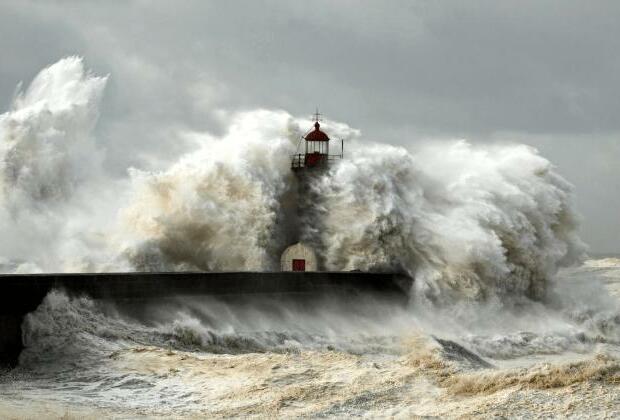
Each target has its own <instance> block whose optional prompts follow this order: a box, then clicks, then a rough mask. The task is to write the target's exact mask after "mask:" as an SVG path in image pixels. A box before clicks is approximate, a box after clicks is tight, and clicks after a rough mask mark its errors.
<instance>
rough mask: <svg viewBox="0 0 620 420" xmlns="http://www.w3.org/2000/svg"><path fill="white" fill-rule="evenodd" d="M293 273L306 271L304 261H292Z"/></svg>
mask: <svg viewBox="0 0 620 420" xmlns="http://www.w3.org/2000/svg"><path fill="white" fill-rule="evenodd" d="M293 271H306V260H293Z"/></svg>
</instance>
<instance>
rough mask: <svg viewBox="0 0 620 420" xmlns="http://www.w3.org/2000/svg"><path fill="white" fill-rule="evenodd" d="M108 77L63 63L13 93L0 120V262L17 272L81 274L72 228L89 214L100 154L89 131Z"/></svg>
mask: <svg viewBox="0 0 620 420" xmlns="http://www.w3.org/2000/svg"><path fill="white" fill-rule="evenodd" d="M106 81H107V77H97V76H94V75H92V74H90V73H88V72H86V70H85V69H84V65H83V62H82V59H81V58H79V57H69V58H65V59H63V60H60V61H59V62H57V63H56V64H54V65H52V66H50V67H48V68H46V69H44V70H42V71H41V72H40V73H39V74H38V75H37V76H36V78H35V79H34V80H33V81H32V83H31V84H30V86H29V87H28V89H26V90H24V91H21V90H18V93H17V94H16V96H15V98H14V100H13V103H12V105H11V109H10V110H9V111H8V112H6V113H4V114H2V115H0V232H1V235H2V237H3V240H2V241H1V244H0V255H1V256H2V257H3V259H4V261H5V263H8V264H11V265H13V266H14V269H17V270H22V271H37V270H59V269H62V267H60V265H62V264H58V261H59V259H63V260H65V263H67V269H76V268H77V269H79V266H77V267H76V266H75V265H73V264H72V263H68V261H67V260H76V259H78V258H79V255H81V252H80V251H79V249H81V248H82V246H81V245H78V244H77V243H76V240H77V241H78V242H79V239H77V238H76V237H77V236H79V234H80V233H81V232H82V233H83V230H82V229H81V228H80V227H77V226H74V225H72V221H71V219H75V217H76V212H79V209H80V208H83V207H87V204H86V203H88V200H85V199H84V198H83V196H82V195H83V194H86V193H87V192H88V189H89V188H92V187H93V186H94V185H95V182H96V179H97V177H98V176H100V174H101V173H100V167H101V166H100V164H101V158H102V153H101V152H99V151H98V150H97V149H96V146H95V143H94V138H93V136H92V133H91V132H92V129H93V127H94V126H95V124H96V122H97V118H98V107H99V103H100V100H101V97H102V94H103V90H104V88H105V85H106Z"/></svg>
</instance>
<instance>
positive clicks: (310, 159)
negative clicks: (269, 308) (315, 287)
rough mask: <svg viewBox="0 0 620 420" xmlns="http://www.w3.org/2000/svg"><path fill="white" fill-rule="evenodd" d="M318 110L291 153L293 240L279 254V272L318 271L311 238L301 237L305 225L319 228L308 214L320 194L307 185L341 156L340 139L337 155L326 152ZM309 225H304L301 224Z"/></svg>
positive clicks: (326, 143) (317, 261) (318, 260)
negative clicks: (295, 223)
mask: <svg viewBox="0 0 620 420" xmlns="http://www.w3.org/2000/svg"><path fill="white" fill-rule="evenodd" d="M320 116H321V114H319V111H318V109H317V111H316V113H315V114H314V115H313V121H314V124H313V128H312V129H310V130H309V131H308V132H306V134H304V135H303V136H302V137H301V139H300V143H299V145H298V147H297V153H295V154H294V155H293V156H292V159H291V170H292V171H293V173H294V174H295V176H296V178H297V182H298V189H297V209H296V210H297V217H296V220H297V221H298V223H299V225H298V226H296V228H297V232H296V233H297V239H296V240H297V241H298V242H297V243H295V244H293V245H291V246H289V247H288V248H286V249H285V250H284V252H283V253H282V257H281V259H280V266H281V270H282V271H321V260H320V258H319V257H318V256H317V253H316V252H315V250H314V249H313V248H314V247H313V244H312V243H309V242H312V241H311V240H310V241H309V240H304V239H308V238H304V237H303V234H302V232H304V231H305V230H306V228H310V229H311V230H316V229H320V226H317V225H316V224H317V223H318V220H319V219H320V218H319V217H317V216H316V215H314V214H312V212H313V208H314V205H315V204H317V203H318V202H319V201H320V199H321V197H319V196H317V193H316V192H314V191H313V189H312V188H311V187H310V184H311V183H312V181H313V179H314V178H316V177H317V176H319V175H321V174H323V173H325V172H326V171H327V169H328V168H329V166H330V164H332V163H334V162H335V161H338V160H340V159H342V158H343V157H344V153H343V151H344V142H343V140H340V154H331V155H330V154H329V149H330V141H331V140H330V138H329V136H328V135H327V133H325V132H324V131H323V130H321V123H320V121H321V120H320ZM310 224H311V225H312V226H305V225H310ZM314 242H316V241H314ZM314 245H315V246H316V244H314Z"/></svg>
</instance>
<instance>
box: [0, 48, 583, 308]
mask: <svg viewBox="0 0 620 420" xmlns="http://www.w3.org/2000/svg"><path fill="white" fill-rule="evenodd" d="M105 83H106V78H100V77H95V76H93V75H91V74H89V73H87V72H85V70H84V67H83V63H82V61H81V60H80V59H79V58H68V59H64V60H61V61H60V62H58V63H56V64H55V65H53V66H51V67H49V68H47V69H45V70H43V71H42V72H41V73H40V74H39V75H38V76H37V77H36V78H35V80H34V81H33V83H32V84H31V86H30V87H29V88H28V89H27V90H26V91H25V92H24V93H21V94H19V95H18V96H17V98H16V99H15V101H14V104H13V107H12V109H11V110H10V111H9V112H7V113H5V114H3V115H2V116H1V117H0V139H1V143H0V144H1V146H0V148H1V149H0V154H1V155H2V163H1V165H2V167H1V168H0V169H1V170H0V185H1V187H2V188H1V190H2V193H1V194H2V195H1V196H0V208H1V210H0V211H2V212H3V216H5V215H6V217H3V218H2V220H3V222H2V225H1V226H0V231H1V232H2V234H3V236H5V237H7V236H8V237H20V240H19V244H21V246H22V249H20V250H19V251H18V252H17V251H15V252H14V251H12V250H10V249H8V248H7V247H6V246H5V247H4V248H3V249H2V250H1V255H3V256H4V257H5V258H6V259H7V260H10V261H16V260H19V261H22V262H29V263H30V264H31V265H24V264H22V265H21V266H20V267H21V268H19V269H20V270H22V271H32V270H36V269H43V270H45V271H52V270H61V271H62V270H64V271H69V270H115V269H126V268H130V269H134V270H187V269H200V270H269V269H275V268H277V260H278V258H279V253H280V252H281V250H282V249H283V247H285V246H286V245H288V244H289V243H288V242H289V241H290V239H291V238H290V235H289V234H288V232H289V231H290V230H291V229H292V228H293V227H295V225H296V224H299V223H300V221H299V220H298V219H297V218H296V215H295V203H296V202H298V201H299V197H297V196H296V194H297V185H296V181H295V177H294V176H292V174H291V171H290V161H289V156H290V154H292V153H294V151H295V146H296V142H297V140H298V139H299V137H300V135H301V134H302V133H301V130H300V128H299V127H301V126H302V125H301V124H302V123H303V124H304V125H303V126H305V124H307V121H301V120H298V119H295V118H293V117H292V116H290V115H289V114H288V113H286V112H284V111H267V110H257V111H251V112H244V113H239V114H236V115H235V116H234V117H232V118H231V119H230V125H229V128H228V130H227V131H226V134H224V135H223V136H222V137H220V138H216V137H213V136H211V135H208V134H204V133H199V134H200V136H199V137H200V138H201V145H200V147H199V148H198V150H196V151H193V152H189V153H188V154H186V155H185V156H183V157H182V158H180V159H179V160H178V161H177V162H176V163H174V164H173V165H171V166H170V167H169V168H168V169H164V170H162V171H159V172H153V171H144V170H140V169H130V170H129V175H128V179H127V182H126V185H127V186H128V187H126V188H125V189H124V190H123V192H122V194H123V195H124V196H126V197H127V200H126V202H122V203H121V204H118V206H117V207H110V206H103V207H102V208H103V209H105V211H106V212H107V213H106V214H107V216H108V219H109V220H112V221H113V222H111V223H110V225H109V226H105V227H102V226H101V225H100V224H98V223H94V224H93V223H92V220H93V219H97V220H100V218H101V217H102V213H101V212H102V211H103V210H101V209H99V207H98V210H93V209H92V208H88V207H87V208H86V209H85V208H84V202H85V201H86V200H85V197H86V195H85V194H86V193H85V192H84V191H86V190H88V191H92V190H93V189H94V187H97V188H98V189H101V190H106V185H107V184H109V183H110V181H106V180H105V177H104V175H103V174H102V173H101V171H99V170H97V168H99V167H100V161H101V159H102V156H103V155H102V153H101V152H99V151H97V150H96V148H95V146H94V140H93V135H92V128H93V126H94V124H95V122H96V120H97V114H98V112H97V106H98V104H99V101H100V98H101V94H102V91H103V89H104V86H105ZM325 125H326V129H327V131H329V132H330V134H332V135H333V137H342V136H345V137H347V136H348V137H357V133H356V132H355V130H353V129H351V128H349V127H347V126H346V125H344V124H339V123H334V122H327V123H326V124H325ZM348 149H349V150H352V152H351V153H350V154H349V155H348V156H346V158H345V160H343V161H342V162H341V163H339V164H337V165H334V166H333V167H332V168H331V169H330V171H329V173H327V174H325V175H323V176H321V177H318V178H317V179H315V181H314V182H313V183H312V185H311V187H312V188H313V189H314V192H316V193H317V194H318V196H319V197H321V199H320V200H318V201H316V202H313V203H306V205H307V206H308V208H304V209H303V210H304V212H306V214H307V215H308V216H307V217H306V218H302V221H303V222H304V225H303V226H302V232H301V236H302V238H303V239H304V240H306V241H308V242H311V243H312V244H314V246H315V247H316V248H317V249H316V250H317V252H318V253H319V254H320V257H321V259H322V261H323V262H324V264H325V266H326V268H328V269H331V270H355V269H360V270H395V269H401V270H405V271H408V272H409V273H411V274H413V275H415V277H416V283H415V284H416V287H417V288H418V291H419V292H420V293H419V294H420V295H424V296H427V297H430V298H431V299H433V300H438V299H443V298H445V299H452V298H454V297H457V298H470V299H483V298H486V297H489V296H493V295H499V296H501V295H506V294H508V295H518V296H529V297H541V296H542V295H543V294H544V291H545V285H546V283H547V281H548V280H549V279H550V278H551V277H552V276H553V274H554V272H555V270H557V268H558V267H560V266H563V265H568V264H571V263H572V262H574V261H576V260H577V259H579V257H580V254H581V253H582V252H583V244H582V243H581V241H580V240H579V238H578V236H577V234H576V225H577V223H576V215H575V212H574V210H573V209H572V207H571V194H572V192H571V186H570V185H569V184H568V183H567V182H566V181H565V180H564V179H562V178H561V177H560V176H559V175H558V174H557V173H556V172H555V171H554V169H553V166H552V165H551V164H550V163H549V162H548V161H547V160H546V159H544V158H543V157H541V156H540V155H539V154H538V153H537V152H536V151H535V150H534V149H532V148H530V147H526V146H523V145H496V146H478V145H472V144H469V143H467V142H465V141H458V142H451V143H441V144H431V145H422V146H419V147H417V148H416V149H415V150H414V151H409V150H407V149H405V148H402V147H393V146H388V145H383V144H366V143H361V142H359V141H357V140H355V141H354V142H353V144H352V145H351V146H350V147H349V148H348ZM92 168H95V170H94V173H95V175H93V174H92V173H91V171H92ZM85 186H87V187H88V188H85ZM98 200H99V201H98V202H99V203H101V202H102V200H101V198H99V199H98ZM91 207H92V206H91ZM117 215H118V217H117ZM4 221H8V222H4ZM93 225H95V226H97V227H98V228H93V227H92V226H93ZM33 226H34V228H33ZM86 227H88V229H86ZM85 229H86V230H87V231H88V232H90V234H89V235H87V239H85V238H84V234H83V233H82V232H83V231H84V230H85ZM93 230H94V231H93ZM78 232H80V233H79V234H78ZM41 238H45V239H46V240H45V241H41ZM93 238H95V239H93ZM51 243H54V244H60V245H61V246H59V249H60V251H58V252H51V253H50V252H49V249H50V244H51ZM38 244H40V250H37V247H38V246H39V245H38ZM67 244H69V245H67ZM71 244H73V245H71ZM76 244H79V247H78V245H76ZM18 248H19V247H18ZM78 248H79V249H78ZM46 252H47V253H46ZM76 254H77V255H79V256H80V261H81V263H79V264H76V263H75V262H73V263H67V260H69V259H72V258H73V259H75V255H76Z"/></svg>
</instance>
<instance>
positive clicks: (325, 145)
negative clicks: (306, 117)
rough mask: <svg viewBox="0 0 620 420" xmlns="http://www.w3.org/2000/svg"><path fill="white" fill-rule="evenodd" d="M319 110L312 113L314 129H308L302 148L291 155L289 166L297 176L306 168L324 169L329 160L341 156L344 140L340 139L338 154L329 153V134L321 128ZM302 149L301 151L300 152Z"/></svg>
mask: <svg viewBox="0 0 620 420" xmlns="http://www.w3.org/2000/svg"><path fill="white" fill-rule="evenodd" d="M320 116H321V114H319V110H318V109H317V111H316V113H315V114H314V116H313V117H314V129H311V130H310V131H308V132H307V133H306V134H305V135H304V136H303V137H302V140H303V149H302V150H299V147H298V153H296V154H295V155H293V159H292V161H291V168H292V169H293V171H295V172H296V173H297V174H298V176H303V175H302V174H303V173H304V172H307V171H308V170H316V169H326V168H327V167H328V166H329V163H330V161H332V162H333V161H334V160H338V159H342V158H343V151H344V142H343V141H342V140H340V146H341V147H340V154H339V155H330V154H329V142H330V139H329V136H328V135H327V134H326V133H325V132H324V131H322V130H321V124H320ZM302 151H303V153H302Z"/></svg>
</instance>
